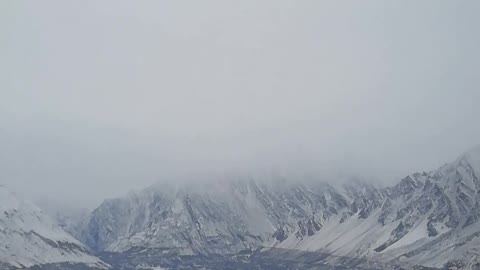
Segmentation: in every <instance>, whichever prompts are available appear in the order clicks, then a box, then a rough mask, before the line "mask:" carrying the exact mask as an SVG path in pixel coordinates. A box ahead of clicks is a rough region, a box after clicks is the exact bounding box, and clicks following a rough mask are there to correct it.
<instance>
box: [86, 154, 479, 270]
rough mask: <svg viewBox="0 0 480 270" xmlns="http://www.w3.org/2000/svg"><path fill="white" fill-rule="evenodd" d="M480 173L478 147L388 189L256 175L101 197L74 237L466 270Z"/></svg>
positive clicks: (474, 240)
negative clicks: (263, 249) (310, 254)
mask: <svg viewBox="0 0 480 270" xmlns="http://www.w3.org/2000/svg"><path fill="white" fill-rule="evenodd" d="M479 176H480V148H476V149H473V150H472V151H470V152H468V153H465V154H464V155H462V156H461V157H459V158H458V159H457V160H456V161H454V162H452V163H449V164H446V165H444V166H442V167H441V168H439V169H438V170H435V171H432V172H430V173H414V174H411V175H409V176H407V177H405V178H404V179H402V180H401V181H399V183H398V184H396V185H394V186H391V187H384V188H383V187H378V186H374V185H371V184H368V183H365V182H361V181H352V182H347V183H344V184H335V185H330V184H327V183H323V182H315V181H310V182H288V181H285V180H278V179H277V181H265V180H264V179H251V178H249V179H241V180H236V181H221V182H213V183H206V184H204V185H205V186H203V187H195V186H177V187H169V186H167V185H157V186H154V187H150V188H148V189H146V190H144V191H141V192H138V193H130V194H129V195H128V196H127V197H124V198H119V199H114V200H107V201H105V202H104V203H103V204H102V205H101V206H100V207H98V208H97V209H96V210H95V211H94V212H93V213H92V214H91V215H90V216H89V217H88V219H87V220H86V221H85V222H84V226H83V227H82V229H81V231H80V232H79V233H78V234H77V235H80V239H81V240H82V242H84V243H85V244H87V245H88V246H89V247H91V248H92V249H94V250H97V251H104V250H107V251H114V252H125V251H127V250H129V249H131V248H141V249H142V248H143V249H149V248H167V249H170V248H173V249H178V250H179V252H180V253H182V254H198V253H207V254H208V253H215V254H235V253H238V252H240V251H242V250H244V249H252V248H256V247H260V246H263V247H276V248H283V249H295V250H303V251H319V252H323V253H329V254H333V255H336V256H341V257H351V258H367V259H371V260H379V261H382V262H388V263H393V264H402V265H417V264H419V265H425V266H433V267H441V266H443V265H445V264H446V263H453V264H456V265H457V266H460V267H462V268H469V267H472V266H473V265H476V264H477V263H478V261H477V257H479V256H478V255H480V253H479V249H478V248H477V247H478V246H479V244H480V240H479V239H480V237H479V236H480V223H479V221H480V193H479V192H478V191H479V190H480V181H479V178H478V177H479ZM334 258H335V257H332V260H334Z"/></svg>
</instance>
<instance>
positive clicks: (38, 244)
mask: <svg viewBox="0 0 480 270" xmlns="http://www.w3.org/2000/svg"><path fill="white" fill-rule="evenodd" d="M0 262H2V263H7V264H9V265H11V266H12V267H19V268H22V267H30V266H32V265H37V264H46V263H58V262H75V263H85V264H88V265H96V266H99V267H102V266H103V263H102V262H101V261H100V260H99V259H98V258H96V257H94V256H92V255H90V254H89V253H88V251H87V249H86V248H85V246H84V245H83V244H81V243H80V242H78V241H77V240H75V239H74V238H73V237H72V236H70V235H68V234H67V233H66V232H64V231H63V230H62V229H61V228H60V227H58V226H57V225H55V224H54V222H52V220H51V219H50V218H49V217H48V216H47V215H46V214H45V213H44V212H42V210H40V209H39V208H38V207H36V206H35V205H33V204H32V203H29V202H27V201H22V200H19V199H17V198H16V196H15V195H14V194H12V193H11V192H10V191H8V190H7V189H6V188H5V187H3V186H0Z"/></svg>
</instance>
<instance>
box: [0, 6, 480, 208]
mask: <svg viewBox="0 0 480 270" xmlns="http://www.w3.org/2000/svg"><path fill="white" fill-rule="evenodd" d="M479 11H480V1H476V0H472V1H468V0H465V1H436V0H435V1H428V0H425V1H383V0H382V1H330V2H327V1H307V0H305V1H279V0H275V1H250V0H247V1H225V0H221V1H116V0H115V1H63V0H61V1H60V0H59V1H1V2H0V59H1V60H0V182H2V183H4V184H6V185H8V186H10V187H11V188H12V189H15V190H16V191H17V192H19V193H22V194H24V195H25V196H27V197H31V198H34V199H39V198H42V197H55V198H56V199H60V200H65V202H69V203H75V204H76V203H83V204H84V205H89V206H90V207H91V206H93V205H94V204H96V203H98V202H99V201H100V200H101V199H102V198H104V197H112V196H117V195H119V194H122V193H126V192H127V191H128V190H130V189H132V188H134V189H140V188H143V187H145V186H147V185H149V184H150V183H153V182H155V181H158V180H164V179H175V177H177V176H178V175H185V174H189V175H195V174H197V173H198V174H204V175H208V174H209V173H219V172H220V173H223V172H230V171H235V172H244V173H255V172H258V171H275V172H282V173H284V172H287V173H288V172H295V173H303V172H309V173H311V172H323V171H333V172H341V173H352V174H362V175H375V176H377V177H379V178H380V179H382V180H383V179H384V181H391V180H392V179H398V178H400V177H402V176H404V175H406V174H409V173H411V172H414V171H419V170H431V169H434V168H436V167H438V166H439V165H441V164H443V163H445V162H447V161H451V160H453V159H455V158H456V157H457V156H458V155H460V154H461V153H462V152H464V151H466V150H468V149H469V148H471V147H473V146H475V145H478V144H479V143H480V124H479V119H478V117H479V115H480V106H479V101H480V89H479V86H480V75H479V71H480V53H479V48H480V30H479V26H480V16H478V12H479Z"/></svg>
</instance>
